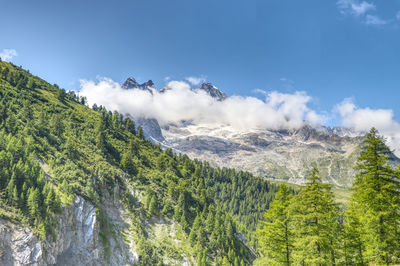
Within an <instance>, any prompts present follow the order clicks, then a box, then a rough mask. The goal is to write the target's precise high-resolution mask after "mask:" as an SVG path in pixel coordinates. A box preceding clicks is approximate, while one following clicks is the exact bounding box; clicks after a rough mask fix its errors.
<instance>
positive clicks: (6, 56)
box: [0, 49, 18, 62]
mask: <svg viewBox="0 0 400 266" xmlns="http://www.w3.org/2000/svg"><path fill="white" fill-rule="evenodd" d="M17 55H18V53H17V51H16V50H15V49H3V51H1V53H0V58H1V60H3V61H7V62H9V61H10V60H11V59H13V58H14V57H15V56H17Z"/></svg>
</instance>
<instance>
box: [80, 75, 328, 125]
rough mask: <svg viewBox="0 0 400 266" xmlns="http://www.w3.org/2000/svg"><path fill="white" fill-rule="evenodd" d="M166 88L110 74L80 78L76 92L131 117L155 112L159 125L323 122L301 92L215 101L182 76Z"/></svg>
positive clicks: (297, 123) (274, 93)
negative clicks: (125, 84)
mask: <svg viewBox="0 0 400 266" xmlns="http://www.w3.org/2000/svg"><path fill="white" fill-rule="evenodd" d="M166 88H168V90H166V91H165V92H164V93H158V92H156V91H154V92H153V95H151V94H150V93H149V92H147V91H142V90H137V89H135V90H124V89H122V88H121V87H120V85H119V84H118V83H116V82H114V81H112V80H111V79H107V78H103V79H101V80H99V81H98V82H94V81H81V91H80V94H81V95H83V96H86V97H87V99H88V102H89V104H90V105H92V104H93V103H97V104H98V105H103V106H105V107H107V109H110V110H117V111H119V112H121V113H123V114H129V115H131V116H133V117H139V116H144V117H153V118H156V119H157V120H158V121H159V123H160V124H162V125H165V124H167V123H171V122H172V123H179V122H180V121H182V120H186V121H188V120H191V121H193V122H194V123H207V124H209V123H215V124H225V125H231V126H233V127H235V128H237V129H240V130H242V129H250V128H269V129H278V128H297V127H300V126H301V125H303V124H304V121H305V120H307V121H308V122H309V123H310V124H315V125H316V124H321V123H323V122H324V119H325V118H324V117H323V116H321V115H319V114H317V113H316V112H315V111H313V110H311V109H310V108H309V107H308V104H309V102H310V101H311V97H310V96H308V95H307V94H306V93H304V92H296V93H294V94H285V93H279V92H276V91H275V92H270V93H268V94H267V95H266V97H265V100H260V99H257V98H255V97H241V96H232V97H228V98H227V99H226V100H224V101H216V100H215V99H213V98H212V97H210V96H209V95H207V94H206V93H203V92H195V91H193V90H191V86H190V84H188V83H187V82H183V81H170V82H169V83H168V84H167V85H166Z"/></svg>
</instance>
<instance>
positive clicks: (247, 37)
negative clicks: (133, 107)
mask: <svg viewBox="0 0 400 266" xmlns="http://www.w3.org/2000/svg"><path fill="white" fill-rule="evenodd" d="M0 10H1V16H0V52H1V51H2V50H3V49H15V51H16V52H17V54H18V56H14V57H13V58H12V59H11V61H12V62H14V63H15V64H18V65H22V66H23V67H25V68H27V69H29V70H30V71H31V72H32V73H34V74H37V75H39V76H41V77H43V78H45V79H47V80H48V81H50V82H52V83H57V84H59V85H60V86H62V87H64V88H66V89H78V88H79V80H80V79H89V80H91V79H95V78H96V77H97V76H101V77H109V78H112V79H113V80H115V81H117V82H123V81H124V80H125V79H126V78H127V77H128V76H134V77H136V78H137V79H138V80H139V81H141V82H144V81H146V80H148V79H152V80H153V81H154V82H155V84H156V86H157V87H158V88H161V87H163V86H164V85H165V78H166V77H170V78H171V79H175V80H182V79H184V78H185V77H189V76H194V77H205V78H206V80H207V81H210V82H212V83H214V84H215V85H216V86H217V87H219V88H220V89H221V90H223V91H225V92H226V93H227V94H228V95H253V96H257V94H256V93H255V92H254V91H255V90H256V89H260V90H265V91H273V90H278V91H280V92H283V93H294V92H295V91H305V92H306V93H307V94H308V95H310V96H312V98H313V101H312V103H311V105H312V106H313V108H314V109H315V110H317V111H318V112H330V111H331V110H332V108H333V107H334V106H335V105H336V104H338V103H339V102H341V101H342V100H343V99H344V98H348V97H352V98H353V99H354V101H355V103H356V104H357V105H358V106H360V107H363V108H365V107H371V108H383V109H392V110H393V111H394V113H395V114H396V113H399V110H398V106H399V104H398V101H399V99H400V90H399V84H400V60H399V59H400V52H399V47H400V13H398V12H399V11H400V0H390V1H388V0H367V1H359V0H340V1H337V0H332V1H328V0H327V1H321V0H311V1H293V0H292V1H287V0H258V1H251V0H250V1H233V0H230V1H223V0H218V1H215V0H202V1H192V0H168V1H166V0H159V1H154V0H146V1H143V0H142V1H134V0H129V1H128V0H126V1H82V0H69V1H54V0H48V1H43V0H37V1H29V0H26V1H21V0H0ZM3 57H4V51H3ZM258 96H260V95H258ZM260 97H261V96H260Z"/></svg>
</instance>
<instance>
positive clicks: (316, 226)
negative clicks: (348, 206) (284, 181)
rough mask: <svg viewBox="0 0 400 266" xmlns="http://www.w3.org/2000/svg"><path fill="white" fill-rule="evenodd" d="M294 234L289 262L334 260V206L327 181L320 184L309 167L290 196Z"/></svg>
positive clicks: (335, 239) (331, 261)
mask: <svg viewBox="0 0 400 266" xmlns="http://www.w3.org/2000/svg"><path fill="white" fill-rule="evenodd" d="M289 215H291V216H292V219H293V226H294V232H295V238H294V242H293V246H294V248H293V262H294V263H295V264H305V265H327V264H333V265H334V264H336V255H335V249H337V246H338V245H337V234H338V217H339V212H338V207H337V206H336V204H335V203H334V197H333V194H332V192H331V187H330V185H329V184H322V180H321V178H320V177H319V176H318V170H317V169H316V168H314V169H313V171H312V174H311V175H310V176H309V177H308V182H307V183H306V186H305V187H304V188H303V189H302V190H301V191H300V193H299V194H298V195H296V196H295V197H293V199H292V204H291V206H290V214H289Z"/></svg>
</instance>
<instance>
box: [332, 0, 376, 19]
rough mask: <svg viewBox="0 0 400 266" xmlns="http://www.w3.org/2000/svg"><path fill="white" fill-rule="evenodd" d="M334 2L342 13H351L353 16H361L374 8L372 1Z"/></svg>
mask: <svg viewBox="0 0 400 266" xmlns="http://www.w3.org/2000/svg"><path fill="white" fill-rule="evenodd" d="M336 4H337V6H338V8H339V10H340V12H341V13H342V14H351V15H354V16H361V15H364V14H366V13H367V12H368V11H371V10H375V9H376V6H375V5H374V4H373V3H368V2H365V1H362V2H360V1H358V0H339V1H337V2H336Z"/></svg>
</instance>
